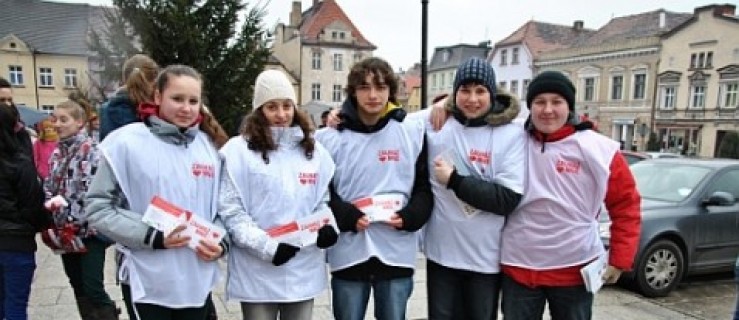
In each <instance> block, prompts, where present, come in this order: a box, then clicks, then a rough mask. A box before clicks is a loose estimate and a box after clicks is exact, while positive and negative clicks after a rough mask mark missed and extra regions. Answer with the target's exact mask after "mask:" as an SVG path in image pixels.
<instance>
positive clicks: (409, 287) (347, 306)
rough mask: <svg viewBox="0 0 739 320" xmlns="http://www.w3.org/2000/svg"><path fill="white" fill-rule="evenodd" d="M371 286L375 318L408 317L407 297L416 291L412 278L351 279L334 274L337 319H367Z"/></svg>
mask: <svg viewBox="0 0 739 320" xmlns="http://www.w3.org/2000/svg"><path fill="white" fill-rule="evenodd" d="M370 289H371V290H374V295H373V297H374V299H375V319H377V320H405V309H406V306H407V304H408V298H409V297H410V296H411V292H412V291H413V278H412V277H404V278H397V279H389V280H374V281H351V280H343V279H338V278H336V277H332V278H331V290H332V291H333V300H332V301H333V307H334V317H335V319H336V320H362V319H364V314H365V312H366V311H367V302H368V301H369V294H370Z"/></svg>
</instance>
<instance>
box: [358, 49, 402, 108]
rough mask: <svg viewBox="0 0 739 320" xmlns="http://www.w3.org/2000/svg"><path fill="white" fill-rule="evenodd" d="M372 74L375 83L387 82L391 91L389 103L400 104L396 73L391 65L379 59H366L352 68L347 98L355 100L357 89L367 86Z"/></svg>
mask: <svg viewBox="0 0 739 320" xmlns="http://www.w3.org/2000/svg"><path fill="white" fill-rule="evenodd" d="M370 74H371V75H372V76H373V80H374V81H375V82H379V81H380V79H382V80H383V81H384V82H385V84H386V85H387V86H388V89H389V91H390V95H389V96H388V101H390V102H392V103H394V104H398V86H399V85H398V78H397V77H396V76H395V72H394V71H393V68H392V67H390V64H389V63H388V62H387V61H385V60H383V59H381V58H377V57H370V58H367V59H364V60H362V61H359V62H357V63H356V64H354V66H352V69H351V70H350V71H349V76H348V83H347V86H346V89H345V91H346V94H347V96H349V97H351V98H354V97H355V96H356V94H357V87H359V86H361V85H363V84H366V83H365V79H366V78H367V75H370ZM375 84H377V83H375Z"/></svg>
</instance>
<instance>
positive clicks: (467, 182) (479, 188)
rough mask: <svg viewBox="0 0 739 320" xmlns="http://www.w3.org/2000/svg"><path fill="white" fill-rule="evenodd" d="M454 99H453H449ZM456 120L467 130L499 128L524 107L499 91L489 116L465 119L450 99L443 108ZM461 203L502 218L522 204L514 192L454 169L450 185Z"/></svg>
mask: <svg viewBox="0 0 739 320" xmlns="http://www.w3.org/2000/svg"><path fill="white" fill-rule="evenodd" d="M450 97H451V96H450ZM444 109H445V110H447V111H448V112H449V113H450V114H451V115H452V117H454V119H455V120H457V121H459V122H460V123H462V124H463V125H465V126H470V127H479V126H484V125H489V126H493V127H499V126H503V125H507V124H510V123H511V122H512V121H513V120H514V119H516V116H518V113H519V112H520V111H521V104H520V102H519V101H518V99H517V98H516V97H514V96H513V95H512V94H510V93H508V92H507V91H504V90H501V89H498V92H496V94H495V98H494V100H493V106H492V107H491V108H490V110H488V112H487V113H486V114H485V115H483V116H481V117H479V118H475V119H468V118H466V117H465V116H464V115H463V114H462V112H461V110H459V109H458V108H457V105H456V103H455V101H454V99H451V98H450V99H447V100H446V103H445V104H444ZM447 187H448V188H449V189H452V190H453V191H454V193H455V195H457V197H458V198H459V199H461V200H462V201H464V202H466V203H468V204H470V205H471V206H473V207H475V208H478V209H482V210H484V211H488V212H495V213H498V214H502V215H507V214H509V213H511V212H512V211H513V210H514V209H515V208H516V206H517V205H518V203H519V202H520V201H521V193H519V192H516V191H513V190H511V189H509V188H506V187H505V186H502V185H500V184H497V183H490V182H486V181H483V180H480V179H478V178H475V177H470V176H461V175H459V174H458V173H457V170H456V169H455V170H454V171H453V172H452V175H451V176H450V177H449V183H448V184H447Z"/></svg>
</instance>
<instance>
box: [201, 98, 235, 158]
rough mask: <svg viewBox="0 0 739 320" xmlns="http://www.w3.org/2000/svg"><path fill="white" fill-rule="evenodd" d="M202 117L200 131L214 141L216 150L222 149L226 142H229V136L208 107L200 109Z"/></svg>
mask: <svg viewBox="0 0 739 320" xmlns="http://www.w3.org/2000/svg"><path fill="white" fill-rule="evenodd" d="M200 115H201V116H202V117H203V119H202V121H201V122H200V130H202V131H203V132H205V134H207V135H208V137H210V139H211V140H213V144H215V146H216V149H220V148H221V147H222V146H223V145H224V144H226V142H228V134H226V131H225V130H223V127H221V125H220V124H219V123H218V120H216V118H215V117H214V116H213V114H211V113H210V110H208V107H206V106H202V107H201V108H200Z"/></svg>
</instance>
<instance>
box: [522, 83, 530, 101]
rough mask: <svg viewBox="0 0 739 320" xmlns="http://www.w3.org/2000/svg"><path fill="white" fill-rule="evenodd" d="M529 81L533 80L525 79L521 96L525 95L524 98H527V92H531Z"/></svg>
mask: <svg viewBox="0 0 739 320" xmlns="http://www.w3.org/2000/svg"><path fill="white" fill-rule="evenodd" d="M529 82H531V80H529V79H526V80H524V81H523V86H522V88H521V97H523V98H524V99H525V98H526V94H528V92H529Z"/></svg>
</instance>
